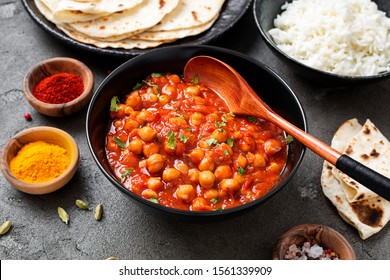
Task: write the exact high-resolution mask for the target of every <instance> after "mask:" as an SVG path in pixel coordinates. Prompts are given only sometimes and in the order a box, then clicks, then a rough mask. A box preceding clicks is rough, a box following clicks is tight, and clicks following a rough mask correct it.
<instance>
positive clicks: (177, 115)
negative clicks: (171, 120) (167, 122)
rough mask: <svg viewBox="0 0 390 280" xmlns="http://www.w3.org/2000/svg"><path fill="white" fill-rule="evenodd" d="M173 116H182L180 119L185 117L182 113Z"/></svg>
mask: <svg viewBox="0 0 390 280" xmlns="http://www.w3.org/2000/svg"><path fill="white" fill-rule="evenodd" d="M175 117H179V118H182V119H185V118H186V117H185V116H184V115H182V114H176V115H175Z"/></svg>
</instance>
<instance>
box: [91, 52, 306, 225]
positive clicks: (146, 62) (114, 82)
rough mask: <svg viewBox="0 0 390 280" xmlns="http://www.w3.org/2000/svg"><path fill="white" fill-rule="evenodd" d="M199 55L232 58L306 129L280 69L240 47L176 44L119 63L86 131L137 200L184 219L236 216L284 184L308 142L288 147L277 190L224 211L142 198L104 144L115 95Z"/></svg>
mask: <svg viewBox="0 0 390 280" xmlns="http://www.w3.org/2000/svg"><path fill="white" fill-rule="evenodd" d="M197 55H209V56H213V57H215V58H218V59H220V60H222V61H224V62H226V63H228V64H230V65H231V66H232V67H234V68H235V69H236V70H237V71H238V72H239V73H240V74H241V75H242V76H243V77H244V78H245V79H246V80H247V81H248V82H249V84H250V85H252V87H253V88H254V89H255V90H257V92H259V93H260V95H261V98H262V99H263V100H264V101H265V102H266V103H267V104H268V105H269V106H270V107H271V108H272V109H274V111H276V112H277V113H279V114H280V115H281V116H283V117H284V118H286V119H287V120H289V121H290V122H291V123H293V124H295V125H296V126H298V127H300V128H301V129H302V130H305V131H306V130H307V125H306V117H305V114H304V111H303V109H302V106H301V104H300V102H299V100H298V98H297V97H296V95H295V94H294V93H293V91H292V90H291V89H290V87H289V86H288V85H287V84H286V83H285V82H284V81H283V80H282V79H281V78H280V77H279V76H278V75H277V74H276V73H275V72H273V71H272V70H270V69H269V68H267V67H266V66H264V65H263V64H261V63H259V62H257V61H256V60H254V59H252V58H249V57H247V56H244V55H242V54H240V53H238V52H234V51H230V50H226V49H222V48H217V47H210V46H174V47H166V48H161V49H159V50H155V51H151V52H148V53H146V54H143V55H140V56H138V57H135V58H133V59H130V60H129V61H127V62H126V63H124V64H122V65H121V66H119V67H118V68H117V69H115V70H114V71H113V72H112V73H111V74H110V75H109V76H108V77H107V78H106V79H105V80H104V81H103V82H102V83H101V85H100V86H99V88H98V89H97V90H96V92H95V93H94V95H93V97H92V100H91V103H90V105H89V108H88V112H87V125H86V130H87V131H86V132H87V140H88V145H89V148H90V150H91V152H92V155H93V158H94V159H95V161H96V163H97V165H98V166H99V168H100V170H101V171H102V172H103V174H104V175H105V176H106V177H107V178H108V180H109V181H110V182H111V183H112V184H113V185H114V186H115V187H116V188H117V189H119V190H120V191H121V192H122V193H124V194H125V195H126V196H128V197H129V198H130V199H131V200H132V201H136V202H138V203H139V204H141V205H142V206H145V207H146V208H147V209H153V210H157V212H160V213H165V214H169V216H171V217H176V218H179V219H180V218H184V219H183V220H193V219H198V220H207V217H221V216H223V217H225V216H226V217H227V216H232V215H233V214H237V213H242V212H244V210H247V209H250V208H253V207H254V206H257V205H259V204H261V203H262V202H264V201H266V200H268V199H269V198H270V197H271V196H273V195H274V194H275V193H277V192H278V191H279V190H281V189H282V188H283V187H284V186H285V185H286V184H287V182H288V181H289V180H290V179H291V178H292V177H293V175H294V174H295V172H296V171H297V169H298V167H299V165H300V163H301V160H302V158H303V155H304V152H305V148H304V146H303V145H301V144H300V143H298V142H297V141H293V142H292V143H291V144H290V148H289V153H288V160H287V166H286V168H285V169H284V171H283V172H282V174H281V176H280V179H279V181H278V182H277V185H276V186H275V187H274V189H273V190H272V191H270V192H269V193H267V194H266V195H265V196H263V197H261V198H260V199H258V200H256V201H253V202H251V203H248V204H245V205H242V206H239V207H236V208H232V209H227V210H222V211H210V212H192V211H185V210H177V209H173V208H168V207H165V206H161V205H159V204H155V203H152V202H150V201H148V200H146V199H143V198H141V197H139V196H137V195H135V194H134V193H132V192H131V191H129V190H128V189H126V188H125V187H123V186H122V185H121V184H120V183H119V182H118V181H117V179H116V178H115V176H114V173H113V171H112V170H111V168H110V165H109V163H108V160H107V157H106V153H105V148H104V147H105V135H106V132H107V125H108V123H109V106H110V100H111V98H112V97H113V96H115V95H117V96H119V97H120V96H124V95H126V94H128V93H129V92H131V90H132V87H133V86H134V85H135V84H136V83H137V82H138V81H140V80H142V79H144V78H145V77H146V76H148V75H150V74H151V73H153V72H159V73H165V72H170V73H176V74H182V73H183V69H184V65H185V64H186V62H187V61H188V60H189V59H190V58H191V57H194V56H197Z"/></svg>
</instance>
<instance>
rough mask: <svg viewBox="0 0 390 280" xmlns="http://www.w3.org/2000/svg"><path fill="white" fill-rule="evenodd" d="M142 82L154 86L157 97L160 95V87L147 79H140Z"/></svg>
mask: <svg viewBox="0 0 390 280" xmlns="http://www.w3.org/2000/svg"><path fill="white" fill-rule="evenodd" d="M142 82H143V83H145V84H147V85H148V86H150V87H154V88H156V89H157V95H158V97H159V96H160V89H159V88H158V85H156V84H153V83H151V82H148V81H145V80H142Z"/></svg>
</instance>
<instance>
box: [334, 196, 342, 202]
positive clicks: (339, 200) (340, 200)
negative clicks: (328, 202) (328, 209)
mask: <svg viewBox="0 0 390 280" xmlns="http://www.w3.org/2000/svg"><path fill="white" fill-rule="evenodd" d="M335 198H336V201H337V202H338V203H340V204H343V200H342V199H341V198H340V197H339V196H338V195H336V196H335Z"/></svg>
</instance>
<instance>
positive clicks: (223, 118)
mask: <svg viewBox="0 0 390 280" xmlns="http://www.w3.org/2000/svg"><path fill="white" fill-rule="evenodd" d="M221 119H222V121H223V122H224V123H225V124H226V123H227V119H226V117H225V116H222V117H221Z"/></svg>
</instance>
